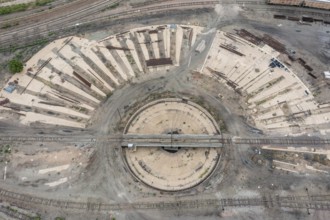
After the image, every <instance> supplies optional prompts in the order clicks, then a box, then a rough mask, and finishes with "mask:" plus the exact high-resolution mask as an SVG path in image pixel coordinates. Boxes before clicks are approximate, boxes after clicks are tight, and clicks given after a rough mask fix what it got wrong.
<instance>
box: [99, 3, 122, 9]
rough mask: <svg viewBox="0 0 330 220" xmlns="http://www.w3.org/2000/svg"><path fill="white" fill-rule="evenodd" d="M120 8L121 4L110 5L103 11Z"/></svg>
mask: <svg viewBox="0 0 330 220" xmlns="http://www.w3.org/2000/svg"><path fill="white" fill-rule="evenodd" d="M118 6H119V2H117V3H115V4H113V5H109V6H108V7H106V8H104V9H102V11H106V10H112V9H115V8H117V7H118Z"/></svg>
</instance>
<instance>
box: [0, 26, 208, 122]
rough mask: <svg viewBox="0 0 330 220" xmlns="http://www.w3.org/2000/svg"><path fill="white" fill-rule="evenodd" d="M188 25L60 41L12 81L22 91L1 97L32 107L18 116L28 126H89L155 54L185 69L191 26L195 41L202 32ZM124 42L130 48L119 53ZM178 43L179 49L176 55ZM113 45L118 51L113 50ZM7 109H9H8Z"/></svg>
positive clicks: (38, 55)
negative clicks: (100, 107) (184, 47)
mask: <svg viewBox="0 0 330 220" xmlns="http://www.w3.org/2000/svg"><path fill="white" fill-rule="evenodd" d="M184 27H185V29H184V30H183V29H182V27H181V26H180V25H176V26H174V28H171V25H155V26H149V27H140V28H135V29H131V30H129V31H128V32H123V33H121V34H119V35H112V36H109V37H106V38H105V39H103V40H101V41H99V42H97V41H93V40H88V39H85V38H80V37H75V36H72V37H66V38H63V39H58V40H55V41H53V42H51V43H50V44H48V45H47V46H46V47H44V48H42V49H41V50H40V51H39V52H37V53H36V54H35V55H34V56H33V57H31V58H30V60H28V61H27V62H26V64H25V66H24V69H23V71H22V72H21V73H19V74H15V75H14V76H13V77H12V78H11V79H10V82H13V81H14V80H17V81H18V85H19V88H20V89H19V91H18V90H15V91H13V93H7V92H5V91H4V90H3V89H2V90H1V91H0V96H1V97H4V98H8V99H9V100H10V102H11V103H12V104H15V105H16V106H15V107H17V106H22V108H25V107H28V106H33V108H34V109H35V112H25V111H20V112H19V113H22V114H21V115H20V116H19V117H20V120H21V122H22V123H24V124H30V123H33V122H42V123H47V124H54V125H64V126H73V127H84V125H83V124H84V123H86V122H88V120H89V119H90V116H91V115H92V112H93V111H95V110H96V108H97V105H98V104H99V103H101V102H102V101H103V100H104V99H106V97H107V95H109V94H110V92H112V91H114V89H115V88H116V87H117V86H120V84H122V83H125V81H128V80H130V79H132V78H134V77H136V74H137V73H138V74H139V75H140V74H141V73H143V71H144V67H145V63H143V62H144V61H145V60H149V59H150V54H154V56H155V57H154V58H156V59H158V58H160V53H161V52H162V50H164V54H165V57H167V58H171V59H172V60H173V62H174V64H175V65H176V66H178V65H180V59H181V50H182V48H181V47H182V45H183V44H182V42H183V33H186V32H187V31H188V30H187V28H190V29H191V30H190V31H192V35H191V39H192V40H191V43H193V42H194V41H195V39H196V36H197V35H198V34H199V33H200V32H201V30H202V29H203V28H202V27H197V26H191V27H190V26H186V25H185V26H184ZM151 30H153V31H155V30H157V31H158V32H159V31H161V32H162V35H163V36H162V38H163V39H162V42H159V39H158V34H157V33H152V32H150V31H151ZM139 31H142V32H139ZM172 31H173V32H175V34H174V35H172ZM148 34H149V36H148ZM171 35H172V36H171ZM149 39H150V40H151V41H152V43H151V45H148V46H147V45H146V43H150V42H146V41H149ZM125 44H126V45H127V46H126V47H128V49H129V50H126V51H124V50H122V49H120V48H122V47H125ZM173 44H175V47H173V48H172V50H173V51H172V54H171V45H173ZM110 45H111V46H113V47H115V48H116V47H117V48H118V49H115V48H112V49H108V48H107V46H110ZM163 45H164V49H163ZM136 47H139V48H136ZM148 49H151V50H152V52H149V51H148ZM149 53H150V54H149ZM140 56H142V57H140ZM171 56H173V57H171ZM96 67H97V68H96ZM166 68H169V66H165V67H164V66H159V67H158V66H155V67H149V68H148V69H149V71H148V72H147V73H149V72H150V73H152V74H156V73H157V72H158V71H160V70H164V69H166ZM98 73H99V74H100V75H99V74H98ZM141 75H142V74H141ZM109 78H110V79H109ZM110 84H111V85H110ZM23 90H24V92H23ZM39 102H48V103H47V104H45V103H39ZM49 103H50V104H51V105H50V104H49ZM16 109H17V108H16ZM6 110H7V111H10V109H9V108H7V109H6ZM38 110H40V111H38ZM44 110H53V111H54V112H57V113H60V114H61V119H59V120H56V117H53V116H49V115H47V114H46V113H45V111H44ZM86 110H88V111H86ZM37 112H38V113H37ZM39 112H42V113H39ZM63 118H65V119H63ZM82 119H84V122H83V123H82V122H81V120H82Z"/></svg>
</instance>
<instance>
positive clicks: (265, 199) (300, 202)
mask: <svg viewBox="0 0 330 220" xmlns="http://www.w3.org/2000/svg"><path fill="white" fill-rule="evenodd" d="M0 199H1V200H2V201H6V202H8V203H10V204H12V205H15V206H18V207H21V208H29V207H34V206H38V207H40V206H43V207H52V208H58V209H64V210H73V211H79V210H84V211H86V210H87V211H93V212H104V211H121V210H146V209H157V210H173V209H180V210H182V209H194V208H204V207H205V208H206V207H214V208H226V207H258V206H262V207H266V208H276V207H277V208H293V209H305V208H306V209H315V210H330V199H329V195H315V196H313V195H311V196H286V197H280V196H262V197H253V198H251V197H250V198H223V199H214V198H209V199H189V200H184V199H182V200H170V201H169V200H166V201H165V200H164V201H158V202H132V203H102V202H98V203H93V202H74V201H68V200H67V201H66V200H56V199H46V198H41V197H36V196H31V195H27V194H20V193H16V192H10V191H7V190H4V189H0ZM319 199H320V200H319Z"/></svg>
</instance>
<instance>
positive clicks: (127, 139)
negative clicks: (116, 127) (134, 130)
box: [0, 134, 330, 147]
mask: <svg viewBox="0 0 330 220" xmlns="http://www.w3.org/2000/svg"><path fill="white" fill-rule="evenodd" d="M12 142H61V143H119V144H120V143H126V145H127V143H136V144H137V145H139V146H143V144H142V143H150V144H151V143H153V144H155V145H154V146H158V145H161V144H162V143H164V144H166V143H169V142H171V143H177V144H180V143H182V144H187V146H186V147H189V146H188V145H189V144H190V143H192V147H198V146H193V144H198V143H200V144H203V145H206V144H210V145H212V144H213V145H214V144H223V145H231V144H235V145H242V144H243V145H253V146H263V145H275V146H277V145H278V146H316V145H325V146H328V145H330V139H320V138H299V137H298V138H296V137H286V138H283V137H269V138H266V137H265V138H243V137H227V138H223V137H222V136H221V135H173V136H172V137H171V135H150V134H149V135H132V134H129V135H122V134H115V135H108V136H88V135H84V136H44V135H38V136H0V144H1V143H2V144H5V143H12ZM150 144H148V146H149V145H150ZM123 146H124V145H123Z"/></svg>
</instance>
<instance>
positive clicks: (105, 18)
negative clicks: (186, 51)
mask: <svg viewBox="0 0 330 220" xmlns="http://www.w3.org/2000/svg"><path fill="white" fill-rule="evenodd" d="M115 2H119V1H115ZM115 2H113V3H115ZM215 4H219V1H195V2H183V3H172V4H164V5H156V6H149V7H144V8H135V9H131V10H126V11H123V12H118V13H114V14H112V15H106V16H101V17H96V18H90V17H89V18H88V20H87V21H84V22H81V23H80V24H92V23H94V22H102V21H108V20H110V19H118V18H124V17H125V16H126V17H127V16H128V17H133V16H136V15H140V14H142V13H150V12H156V11H168V10H170V9H176V8H179V9H185V8H189V7H192V6H208V7H210V6H214V5H215ZM221 4H239V5H244V6H245V5H261V6H265V7H264V8H258V9H257V10H259V11H262V10H265V11H278V12H281V11H283V12H288V13H292V11H294V12H297V11H299V12H300V13H305V14H313V15H315V16H326V17H330V13H325V12H324V11H321V10H314V9H300V8H298V9H297V8H295V9H291V7H288V6H284V7H283V6H281V7H278V6H273V5H271V6H270V5H266V4H265V3H263V2H260V1H231V2H222V3H221ZM84 10H85V11H84V12H85V13H86V14H90V13H89V12H88V10H87V9H84ZM86 10H87V11H86ZM80 13H81V11H78V12H74V13H73V14H80ZM84 17H88V16H85V14H84ZM64 19H66V17H60V18H57V20H56V21H58V22H59V23H61V25H62V26H60V27H57V28H52V29H49V30H40V32H38V34H41V35H42V34H46V33H48V32H49V31H51V32H56V31H61V30H63V28H68V27H72V23H70V24H67V25H65V26H63V21H64ZM72 20H73V19H72ZM60 21H62V22H60ZM48 22H54V21H48ZM72 22H74V21H72ZM47 24H49V23H41V24H37V25H36V26H34V27H24V28H21V29H19V30H16V31H14V32H9V33H6V35H4V34H3V35H0V38H4V37H5V36H7V37H8V36H12V34H14V33H16V32H17V33H18V32H19V33H22V32H26V31H29V30H32V29H34V28H36V27H37V28H42V26H45V25H47ZM46 29H47V28H46ZM33 36H35V34H34V33H24V35H22V36H19V39H20V40H17V41H16V42H15V43H17V42H23V41H24V40H25V39H26V38H31V37H33ZM8 42H10V40H9V39H8V38H6V39H1V40H0V45H3V44H5V43H6V44H7V45H8Z"/></svg>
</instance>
